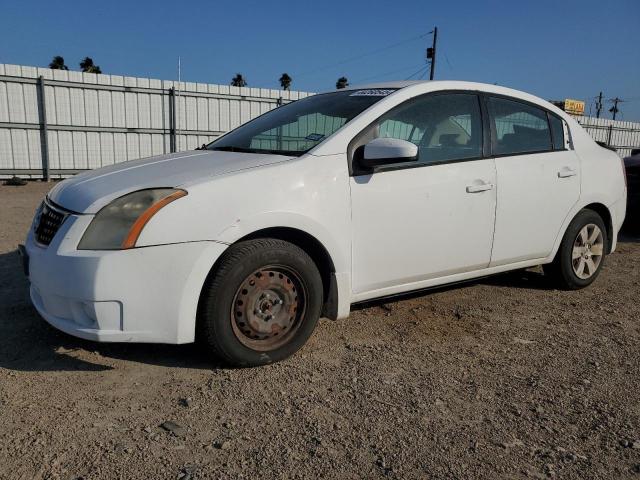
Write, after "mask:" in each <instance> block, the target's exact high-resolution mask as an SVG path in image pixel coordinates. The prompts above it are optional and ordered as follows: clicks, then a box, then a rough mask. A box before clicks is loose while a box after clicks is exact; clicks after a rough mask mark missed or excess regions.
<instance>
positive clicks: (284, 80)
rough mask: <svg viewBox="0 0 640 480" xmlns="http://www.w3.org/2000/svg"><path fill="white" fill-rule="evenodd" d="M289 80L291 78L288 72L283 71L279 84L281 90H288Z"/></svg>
mask: <svg viewBox="0 0 640 480" xmlns="http://www.w3.org/2000/svg"><path fill="white" fill-rule="evenodd" d="M291 82H292V79H291V77H290V76H289V74H288V73H283V74H282V76H281V77H280V86H281V87H282V89H283V90H289V88H290V87H291Z"/></svg>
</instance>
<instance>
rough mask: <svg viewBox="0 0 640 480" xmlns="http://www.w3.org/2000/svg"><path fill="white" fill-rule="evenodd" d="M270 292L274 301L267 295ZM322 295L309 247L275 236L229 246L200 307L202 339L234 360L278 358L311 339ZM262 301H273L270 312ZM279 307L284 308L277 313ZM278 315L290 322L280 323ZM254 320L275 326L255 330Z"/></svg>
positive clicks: (252, 361)
mask: <svg viewBox="0 0 640 480" xmlns="http://www.w3.org/2000/svg"><path fill="white" fill-rule="evenodd" d="M278 277H279V278H278ZM256 281H257V282H258V285H256ZM247 282H253V283H251V285H252V287H248V288H252V289H253V290H252V291H251V292H247V290H246V289H245V288H241V287H245V286H247V285H249V284H248V283H247ZM264 282H266V283H264ZM269 282H273V283H269ZM263 283H264V285H263ZM267 287H269V288H267ZM279 289H282V290H279ZM287 289H288V290H287ZM243 292H244V295H248V296H246V297H244V296H243ZM265 296H267V298H268V299H269V300H262V299H263V298H264V297H265ZM272 298H275V300H271V299H272ZM294 298H295V300H294ZM322 299H323V288H322V279H321V277H320V272H319V271H318V268H317V266H316V264H315V263H314V261H313V260H312V259H311V257H309V255H307V253H306V252H305V251H304V250H302V249H301V248H299V247H297V246H296V245H293V244H291V243H288V242H285V241H283V240H278V239H273V238H261V239H256V240H247V241H243V242H240V243H237V244H234V245H232V246H230V247H229V248H228V250H227V251H226V252H225V253H224V254H223V256H222V258H221V259H220V261H219V264H218V265H217V267H216V269H215V271H213V272H212V273H211V274H210V276H209V279H208V280H207V283H206V284H205V287H204V289H203V292H202V295H201V299H200V305H199V308H198V319H197V325H198V332H197V336H198V340H199V341H200V342H202V343H203V344H204V345H205V346H206V347H208V349H209V350H210V351H211V352H212V353H213V354H214V355H215V356H217V357H218V358H220V359H221V360H222V361H224V362H225V363H227V364H229V365H233V366H238V367H251V366H258V365H265V364H269V363H273V362H277V361H280V360H283V359H285V358H287V357H289V356H291V355H293V354H294V353H295V352H296V351H298V350H299V349H300V348H301V347H302V346H303V345H304V344H305V343H306V341H307V340H308V338H309V337H310V336H311V334H312V333H313V330H314V329H315V326H316V324H317V323H318V319H319V317H320V312H321V308H322ZM243 300H246V301H245V302H243ZM256 302H258V303H256ZM278 302H279V303H278ZM238 305H242V306H238ZM252 305H253V306H256V308H252ZM262 305H268V308H267V307H265V309H264V312H266V313H263V308H262ZM285 307H286V309H285ZM276 308H280V309H281V310H278V312H276V313H273V311H275V310H276ZM252 312H253V313H258V312H259V313H258V314H259V315H262V316H261V317H257V316H256V315H255V314H253V313H252ZM294 312H295V313H294ZM290 315H292V317H291V318H289V316H290ZM276 316H277V319H278V320H282V319H283V318H284V320H283V321H284V322H285V323H286V324H284V326H281V323H277V325H275V326H274V324H275V323H276V319H275V318H274V317H276ZM245 319H246V320H247V321H246V322H244V320H245ZM259 320H262V321H264V322H266V323H265V324H262V323H259V322H258V321H259ZM252 325H253V326H255V328H256V329H257V328H264V329H266V330H269V329H270V331H268V332H267V331H264V332H263V331H258V330H254V329H253V328H254V327H252ZM267 325H268V326H269V327H267ZM287 327H288V329H287ZM245 329H246V330H245ZM245 332H246V333H245ZM274 332H275V333H274ZM254 334H255V335H254ZM261 334H264V338H262V335H261ZM279 334H280V336H279V337H276V336H277V335H279Z"/></svg>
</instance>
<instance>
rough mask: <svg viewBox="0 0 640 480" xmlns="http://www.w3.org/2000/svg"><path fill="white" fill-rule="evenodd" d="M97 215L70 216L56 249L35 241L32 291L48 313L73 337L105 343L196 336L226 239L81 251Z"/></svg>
mask: <svg viewBox="0 0 640 480" xmlns="http://www.w3.org/2000/svg"><path fill="white" fill-rule="evenodd" d="M90 219H91V218H90V217H89V218H87V217H86V216H73V215H72V216H70V217H69V218H67V220H66V221H65V223H64V224H63V225H62V227H61V228H60V230H59V231H58V233H57V234H56V236H55V238H54V240H53V241H52V242H51V244H50V245H49V246H48V247H42V246H40V245H39V244H37V243H36V242H35V240H34V236H33V231H31V232H30V233H29V235H28V237H27V242H26V245H25V250H26V253H27V254H28V256H29V279H30V282H31V288H30V294H31V300H32V302H33V305H34V306H35V308H36V309H37V310H38V312H39V313H40V315H41V316H42V317H43V318H44V319H45V320H46V321H47V322H49V323H50V324H51V325H53V326H54V327H56V328H58V329H60V330H62V331H64V332H66V333H69V334H71V335H74V336H77V337H81V338H85V339H88V340H96V341H103V342H152V343H188V342H192V341H193V340H194V335H195V319H196V311H197V305H198V299H199V296H200V291H201V289H202V286H203V284H204V282H205V280H206V277H207V275H208V273H209V271H210V269H211V267H212V266H213V264H214V262H215V261H216V259H217V258H218V257H219V256H220V255H221V254H222V252H223V251H224V250H225V249H226V247H227V246H226V245H225V244H222V243H218V242H212V241H200V242H189V243H178V244H170V245H158V246H151V247H142V248H133V249H130V250H118V251H89V250H84V251H82V250H76V245H77V241H78V239H79V238H80V235H81V232H83V231H84V229H85V228H86V224H87V222H89V221H90Z"/></svg>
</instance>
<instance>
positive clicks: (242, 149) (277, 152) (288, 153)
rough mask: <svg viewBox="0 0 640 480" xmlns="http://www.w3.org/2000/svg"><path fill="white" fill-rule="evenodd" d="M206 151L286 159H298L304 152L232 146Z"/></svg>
mask: <svg viewBox="0 0 640 480" xmlns="http://www.w3.org/2000/svg"><path fill="white" fill-rule="evenodd" d="M208 150H217V151H219V152H238V153H270V154H272V155H284V156H286V157H296V156H297V157H299V156H300V155H302V154H303V153H304V152H303V151H294V150H291V151H289V150H270V149H265V148H246V147H234V146H232V145H224V146H220V147H211V148H209V149H208Z"/></svg>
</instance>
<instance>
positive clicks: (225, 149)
mask: <svg viewBox="0 0 640 480" xmlns="http://www.w3.org/2000/svg"><path fill="white" fill-rule="evenodd" d="M209 150H218V151H220V152H239V153H258V152H256V150H255V149H254V148H245V147H234V146H232V145H225V146H222V147H211V148H210V149H209Z"/></svg>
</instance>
